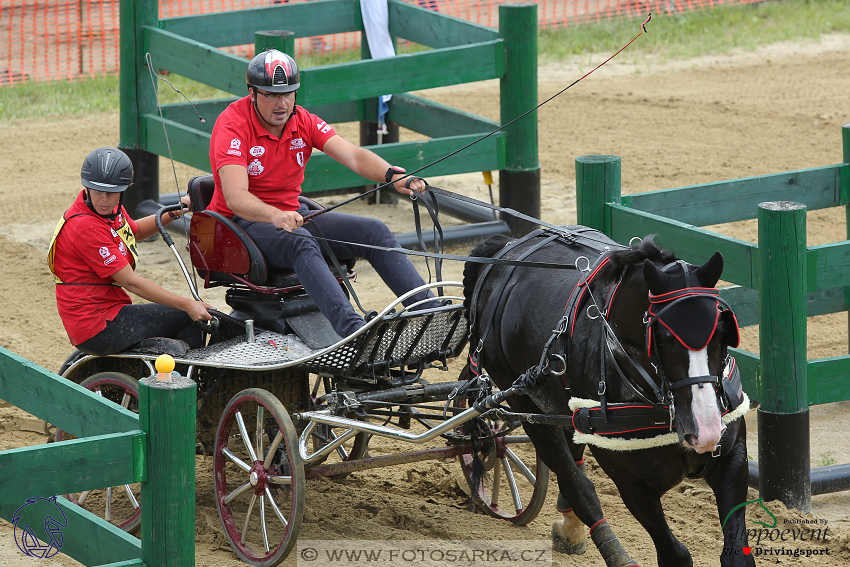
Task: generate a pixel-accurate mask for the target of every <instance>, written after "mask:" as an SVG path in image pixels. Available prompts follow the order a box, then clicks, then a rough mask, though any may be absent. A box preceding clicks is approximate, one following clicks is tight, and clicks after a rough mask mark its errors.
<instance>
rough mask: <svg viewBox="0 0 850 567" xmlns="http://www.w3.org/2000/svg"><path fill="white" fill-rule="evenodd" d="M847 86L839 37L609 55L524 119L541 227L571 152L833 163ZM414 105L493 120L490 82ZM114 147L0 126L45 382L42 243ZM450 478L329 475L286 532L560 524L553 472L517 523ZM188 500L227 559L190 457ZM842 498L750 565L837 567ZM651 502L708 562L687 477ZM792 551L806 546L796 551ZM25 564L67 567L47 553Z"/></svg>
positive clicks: (579, 66) (0, 322)
mask: <svg viewBox="0 0 850 567" xmlns="http://www.w3.org/2000/svg"><path fill="white" fill-rule="evenodd" d="M649 38H650V39H651V36H649ZM603 59H604V57H603V56H593V57H590V56H587V57H582V58H577V59H576V60H575V61H572V62H569V63H563V64H558V65H548V66H545V67H541V68H540V73H539V80H540V82H539V94H540V99H541V100H543V99H545V98H547V97H549V96H551V95H552V94H554V93H555V92H557V91H558V90H560V89H562V88H563V87H564V86H566V85H568V84H569V83H571V82H572V81H573V80H574V79H575V78H577V77H579V76H581V75H582V74H583V73H585V72H586V71H587V70H589V69H591V68H592V67H593V66H595V65H597V64H598V63H599V62H600V61H602V60H603ZM848 92H850V35H834V36H828V37H825V38H823V39H822V40H821V41H818V42H810V43H803V44H777V45H771V46H767V47H764V48H760V49H759V50H757V51H755V52H750V53H740V54H734V55H731V56H723V57H709V58H701V59H698V60H688V61H677V62H672V63H671V62H654V61H651V60H650V61H647V60H639V61H637V60H629V57H628V54H624V56H623V57H622V58H621V59H620V60H615V61H613V62H612V63H610V64H608V65H607V66H606V67H604V68H602V69H601V70H599V71H597V73H596V74H594V75H593V76H591V77H589V78H588V79H586V80H585V81H583V82H582V83H580V84H578V85H577V86H576V87H574V88H573V89H572V90H570V91H569V92H568V93H566V94H565V95H563V96H561V97H559V98H557V99H555V100H554V101H553V102H551V103H550V104H548V105H546V106H545V107H543V108H542V109H541V110H540V111H539V115H538V119H539V127H540V163H541V164H542V178H543V196H542V199H543V213H542V217H543V219H544V220H546V221H548V222H553V223H558V224H570V223H573V222H574V221H575V194H574V189H575V170H574V159H575V157H577V156H580V155H585V154H613V155H618V156H621V157H622V182H623V190H624V192H625V193H633V192H641V191H650V190H655V189H665V188H670V187H678V186H683V185H690V184H696V183H704V182H709V181H717V180H723V179H734V178H739V177H748V176H752V175H760V174H767V173H775V172H780V171H786V170H794V169H803V168H810V167H816V166H824V165H830V164H834V163H838V162H840V161H841V159H842V148H841V125H842V124H843V123H845V122H850V101H848V97H847V93H848ZM423 94H424V95H425V96H429V97H432V98H434V99H435V100H438V101H440V102H443V103H448V104H451V105H452V106H455V107H458V108H461V109H464V110H467V111H471V112H476V113H478V114H481V115H484V116H487V117H489V118H493V119H496V120H498V112H499V110H498V84H497V82H495V81H489V82H486V83H481V84H475V85H465V86H460V87H453V88H444V89H436V90H433V91H429V92H427V93H423ZM340 132H341V133H343V134H344V135H345V136H346V137H348V138H349V139H355V140H356V130H355V127H353V126H350V125H349V126H341V127H340ZM406 135H407V134H406ZM408 139H409V138H408ZM117 142H118V115H117V114H104V115H98V116H87V117H72V118H68V119H63V120H50V121H46V120H45V121H38V120H37V121H31V122H28V123H17V124H15V123H12V124H10V123H5V124H4V125H3V127H2V128H1V129H0V147H3V148H4V150H5V151H3V152H2V154H0V171H2V172H3V176H2V178H0V258H2V259H3V261H2V262H0V281H2V282H3V292H2V305H3V309H2V310H0V345H2V346H3V347H4V348H7V349H9V350H11V351H14V352H16V353H18V354H20V355H22V356H24V357H26V358H29V359H31V360H33V361H35V362H36V363H38V364H41V365H43V366H44V367H46V368H49V369H51V370H54V371H55V370H57V369H58V368H59V365H60V364H61V362H62V361H63V360H64V358H65V357H66V356H67V355H68V354H69V353H70V351H71V346H70V344H69V343H68V340H67V337H66V335H65V332H64V330H63V328H62V324H61V322H60V320H59V317H58V315H57V313H56V307H55V303H54V297H53V288H54V286H53V282H52V278H51V277H50V274H49V272H48V270H47V267H46V264H45V252H46V248H47V245H48V242H49V239H50V237H51V234H52V231H53V228H54V226H55V224H56V220H57V219H58V218H59V216H60V215H61V214H62V212H63V211H64V210H65V209H66V208H67V207H68V205H69V204H70V203H71V201H72V199H73V197H74V195H75V194H76V192H77V191H78V190H79V188H80V185H79V177H78V176H79V168H80V164H81V163H82V160H83V158H84V157H85V155H86V154H87V153H88V152H89V151H90V150H91V149H93V148H95V147H98V146H103V145H113V144H116V143H117ZM400 165H406V164H400ZM161 168H162V174H161V180H162V191H163V192H164V193H168V192H174V191H175V187H174V184H173V182H172V179H173V176H172V173H171V167H170V163H168V162H167V160H164V159H163V160H161ZM177 173H178V177H179V183H180V186H181V187H185V184H186V182H187V181H188V179H189V177H190V176H191V175H193V174H194V172H192V171H190V170H189V168H186V167H182V166H180V165H178V169H177ZM430 181H431V182H432V184H434V185H437V186H444V187H446V188H449V189H452V190H456V191H460V192H463V193H466V194H468V195H471V196H474V197H477V198H480V199H487V198H488V197H487V195H488V193H487V187H486V185H484V183H483V180H482V178H481V176H480V175H479V174H474V175H464V176H456V177H453V178H447V179H431V180H430ZM338 199H339V198H334V199H325V201H326V202H334V201H335V200H338ZM348 212H354V213H359V214H367V215H374V216H376V217H379V218H381V219H383V220H385V221H386V222H387V223H388V224H390V225H391V227H392V228H393V229H394V230H395V231H396V232H405V231H409V230H412V226H413V223H412V216H411V214H410V207H409V205H407V204H406V203H404V202H402V204H399V205H396V206H389V205H381V206H374V207H367V206H365V205H361V204H358V205H355V206H352V207H350V208H349V209H348ZM807 222H808V227H807V234H808V239H809V244H820V243H826V242H834V241H839V240H843V239H845V238H846V234H845V230H846V229H845V223H844V211H843V210H839V209H834V210H825V211H815V212H812V213H810V214H809V215H808V221H807ZM446 224H451V223H450V222H447V223H446ZM718 230H720V231H722V232H724V233H726V234H730V235H734V236H736V237H738V238H742V239H746V240H751V241H755V239H756V226H755V222H754V221H753V222H745V223H737V224H735V225H727V226H723V227H718ZM636 236H637V235H636ZM639 236H643V235H639ZM668 245H669V244H668ZM673 248H674V249H675V247H673ZM465 251H466V250H463V249H459V250H457V251H454V252H456V253H463V252H465ZM141 255H142V263H141V268H140V273H141V274H142V275H144V276H145V277H148V278H151V279H153V280H154V281H157V282H159V283H160V284H162V285H163V286H165V287H167V288H169V289H172V290H173V291H175V292H178V293H182V294H187V293H188V292H187V290H186V285H185V282H184V281H183V280H182V277H181V275H180V273H179V271H178V269H177V266H176V264H175V262H174V260H173V258H172V257H171V255H170V252H169V251H168V250H167V249H166V247H165V246H164V245H163V244H162V242H161V241H156V242H148V243H143V244H142V245H141ZM419 266H420V267H421V268H422V269H423V273H424V265H422V263H421V262H420V263H419ZM461 269H462V268H461V266H459V265H448V266H447V267H446V270H445V271H446V274H445V276H444V277H445V278H446V279H459V278H460V271H461ZM358 272H359V280H358V284H357V289H358V291H359V293H361V295H362V297H363V298H364V299H365V302H366V304H367V305H369V306H371V307H377V308H380V307H381V306H383V305H385V304H386V303H387V302H388V301H389V296H388V292H387V291H386V289H385V288H384V287H383V286H382V284H381V283H380V281H376V277H375V275H374V273H373V272H372V271H371V270H370V268H369V267H368V266H366V265H365V264H363V263H361V264H360V265H359V266H358ZM203 295H204V298H205V299H206V300H207V301H209V302H211V303H213V304H214V305H216V306H218V307H219V308H222V309H225V308H226V305H225V304H224V301H223V294H222V293H220V292H218V291H206V292H204V294H203ZM743 338H744V345H743V346H744V347H745V348H748V349H749V350H753V351H757V349H758V333H757V329H746V330H744V332H743ZM808 344H809V347H808V348H809V350H808V356H809V358H820V357H826V356H834V355H838V354H845V353H847V349H848V347H847V345H848V336H847V317H846V315H844V314H841V315H834V316H825V317H819V318H817V320H812V321H810V327H809V334H808ZM452 368H453V369H452V372H456V371H457V370H459V368H460V364H459V361H455V364H453V367H452ZM450 374H451V372H450ZM455 375H456V374H455ZM449 378H450V379H453V378H454V376H449ZM753 394H755V392H750V395H751V396H752V395H753ZM848 409H850V402H842V403H837V404H830V405H827V406H818V407H814V408H812V410H811V417H812V430H811V435H812V443H811V447H812V448H811V457H812V466H813V467H819V466H823V465H825V464H829V463H831V462H834V463H850V446H848V444H847V443H846V442H843V441H841V439H844V435H847V434H848V433H850V417H848ZM755 421H756V420H755V415H754V412H751V413H750V415H749V416H748V425H749V428H750V432H751V433H750V447H749V454H750V455H751V456H752V457H755V456H756V455H757V454H758V450H757V445H756V442H757V440H756V437H755V425H756V423H755ZM43 442H45V435H44V433H43V431H42V426H41V422H40V420H37V419H35V418H33V417H32V416H29V415H27V414H25V413H24V412H22V411H20V410H18V409H17V408H14V407H11V406H10V405H9V404H7V403H5V402H2V401H0V450H2V449H10V448H14V447H23V446H28V445H36V444H40V443H43ZM378 448H380V449H382V450H390V449H391V448H392V447H388V446H385V445H379V446H377V447H376V450H377V449H378ZM399 449H402V450H407V449H409V448H408V447H399ZM590 474H591V476H592V478H593V480H594V482H595V483H596V486H597V490H598V492H599V494H600V497H601V498H602V503H603V507H604V509H605V511H606V514H607V517H608V518H609V520H610V522H611V524H612V526H613V528H614V530H615V532H616V533H617V535H618V536H619V537H620V539H621V541H622V542H623V543H624V545H625V547H626V549H627V550H628V551H629V552H630V553H631V554H632V556H633V557H634V558H635V559H637V560H638V561H639V562H640V564H641V565H644V566H653V565H655V564H656V562H655V553H654V548H653V546H652V543H651V541H650V539H649V537H648V536H647V535H646V533H645V532H644V531H643V529H642V528H641V527H640V526H639V525H638V523H637V522H636V521H635V520H634V519H633V518H632V517H631V516H630V515H629V514H628V512H627V511H626V510H625V507H624V506H623V505H622V502H621V500H620V499H619V496H618V494H617V492H616V490H615V488H614V486H613V484H612V483H611V482H610V481H609V480H608V479H607V477H605V476H604V474H603V473H602V472H601V471H599V470H598V468H597V467H596V466H595V464H594V463H593V462H592V460H591V466H590ZM459 479H461V477H460V469H459V467H458V466H457V463H455V462H436V461H430V462H426V463H420V464H416V465H407V466H401V467H395V468H392V469H381V470H376V471H369V472H362V473H355V474H353V475H351V476H350V477H348V478H346V479H344V480H340V481H336V480H328V479H324V480H320V481H316V482H313V483H312V484H310V485H308V489H307V498H306V511H305V515H304V523H303V525H302V530H301V536H300V537H301V538H302V539H325V540H332V539H340V540H352V539H384V540H392V539H420V540H421V539H431V540H437V539H451V538H456V539H506V540H518V539H524V540H548V538H549V532H550V525H551V523H552V521H554V520H555V519H557V518H558V517H559V516H560V515H559V514H558V513H557V512H556V510H555V498H556V496H557V491H556V489H555V488H554V486H555V485H554V479H553V482H552V484H550V490H549V495H548V498H547V504H546V506H545V507H544V509H543V511H542V512H541V513H540V515H539V516H538V517H537V519H536V520H534V521H533V522H531V523H530V524H529V525H528V526H526V527H522V528H518V527H513V526H511V525H509V524H507V523H505V522H503V521H499V520H496V519H492V518H489V517H487V516H484V515H480V514H475V513H473V512H470V511H469V509H468V506H467V500H468V498H467V496H466V495H465V494H464V492H463V491H462V490H461V489H460V487H459V485H458V480H459ZM461 483H462V480H461ZM197 490H198V495H197V518H196V520H197V527H196V533H197V564H198V565H205V566H207V565H209V566H215V567H225V566H236V565H239V564H240V562H239V561H238V559H237V557H236V556H235V554H233V552H232V551H231V550H230V548H229V546H228V544H227V541H226V539H225V538H224V535H223V532H222V528H221V526H220V523H219V519H218V515H217V512H216V509H215V504H214V501H213V498H212V487H211V467H210V464H209V460H206V461H205V460H203V459H201V458H199V460H198V488H197ZM848 494H850V493H848V492H842V493H837V494H832V495H823V496H817V497H814V498H813V512H812V514H811V516H810V517H812V518H818V519H822V520H825V521H827V522H828V526H829V528H830V535H831V537H830V539H829V540H828V542H827V543H826V544H825V546H826V548H827V549H828V551H829V555H822V556H818V557H811V558H793V557H790V558H789V557H781V558H770V559H768V558H762V559H760V560H759V563H761V564H767V563H770V564H774V563H777V564H795V565H796V564H804V565H808V566H812V567H825V566H840V565H848V564H850V512H848V510H850V508H848V505H850V496H848ZM27 496H28V495H27ZM754 497H757V495H756V493H755V491H751V498H754ZM664 506H665V510H666V512H667V516H668V519H669V521H670V523H671V526H672V529H673V531H674V533H675V534H676V536H677V537H678V538H679V539H680V540H681V541H682V542H684V543H685V544H686V545H687V546H688V548H689V549H690V550H691V552H692V553H693V555H694V565H696V566H698V567H708V566H714V565H717V564H718V560H717V557H718V555H719V553H720V549H721V547H722V541H721V540H720V538H719V534H720V528H719V521H718V518H717V512H716V508H715V506H714V499H713V497H712V495H711V492H710V490H709V489H708V488H707V486H706V485H705V484H704V483H703V482H701V481H696V482H685V483H683V484H682V485H681V486H680V487H679V488H678V489H677V490H674V491H672V492H671V493H670V494H669V495H667V496H666V497H665V499H664ZM768 506H769V508H770V510H771V511H772V512H773V513H774V514H776V515H777V516H778V518H779V521H780V522H782V521H783V520H785V519H798V518H802V517H803V516H802V515H801V514H799V513H798V512H796V511H788V510H786V509H785V508H784V507H783V506H782V505H780V504H778V503H770V504H769V505H768ZM801 546H802V547H805V548H808V549H822V546H821V547H818V545H816V544H811V543H805V544H802V545H801ZM591 547H592V546H591ZM295 556H296V554H294V553H293V554H292V555H291V556H290V557H289V559H288V560H287V562H286V563H285V564H286V565H295V563H296V560H295V559H296V557H295ZM798 562H799V563H798ZM31 564H32V559H30V558H27V557H25V556H23V554H21V553H20V551H19V550H18V549H17V548H16V547H15V544H14V540H13V537H12V530H11V526H10V525H9V524H7V523H5V522H0V565H2V566H3V567H12V566H19V565H31ZM39 564H41V565H45V566H56V565H62V566H70V565H78V563H76V562H74V561H73V560H70V559H68V558H66V557H63V556H57V557H55V558H53V559H51V560H45V561H42V562H40V563H39ZM554 564H555V565H559V566H561V565H563V566H567V565H570V566H572V565H576V566H596V565H600V564H601V558H600V556H599V554H598V553H597V552H596V550H595V549H591V548H589V549H588V551H587V553H586V554H585V555H583V556H580V557H575V558H573V557H564V556H558V555H556V557H555V558H554Z"/></svg>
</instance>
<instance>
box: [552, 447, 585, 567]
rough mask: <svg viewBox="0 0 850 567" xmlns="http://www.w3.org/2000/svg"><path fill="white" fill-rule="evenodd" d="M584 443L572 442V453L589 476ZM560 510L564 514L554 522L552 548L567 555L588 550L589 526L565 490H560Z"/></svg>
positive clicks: (583, 473) (580, 470)
mask: <svg viewBox="0 0 850 567" xmlns="http://www.w3.org/2000/svg"><path fill="white" fill-rule="evenodd" d="M584 447H585V446H584V445H574V444H572V443H571V444H570V454H571V455H572V458H573V461H574V462H575V464H576V466H577V467H578V470H579V472H580V473H581V474H582V475H583V476H587V464H586V463H585V462H584ZM557 507H558V512H560V513H561V514H563V515H564V517H563V518H561V519H560V520H557V521H555V523H554V524H552V549H554V550H555V551H557V552H559V553H564V554H567V555H581V554H583V553H584V552H585V551H586V550H587V526H585V525H584V522H582V521H581V520H579V519H578V516H576V513H575V512H574V511H573V505H572V504H570V501H569V499H568V498H567V497H566V496H564V493H563V492H560V491H559V492H558V502H557Z"/></svg>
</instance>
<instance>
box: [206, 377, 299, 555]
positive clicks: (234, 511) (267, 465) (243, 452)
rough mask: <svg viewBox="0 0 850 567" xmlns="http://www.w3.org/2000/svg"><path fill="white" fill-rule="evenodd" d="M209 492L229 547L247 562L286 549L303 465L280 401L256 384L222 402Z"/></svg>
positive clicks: (294, 531)
mask: <svg viewBox="0 0 850 567" xmlns="http://www.w3.org/2000/svg"><path fill="white" fill-rule="evenodd" d="M213 458H214V461H213V468H214V474H215V497H216V504H217V506H218V513H219V516H221V521H222V524H223V525H224V531H225V533H226V534H227V539H228V540H230V545H231V546H232V547H233V551H235V552H236V554H237V555H238V556H239V557H240V558H241V559H242V561H244V562H245V563H249V564H251V565H258V566H263V567H265V566H271V565H277V564H278V563H280V562H281V561H283V560H284V559H285V558H286V556H287V555H288V554H289V552H290V550H291V549H292V546H293V545H294V544H295V540H296V538H297V537H298V531H299V529H300V527H301V516H302V515H303V513H304V494H305V482H306V479H305V477H304V465H303V463H302V461H301V456H300V454H299V452H298V434H297V433H296V431H295V427H294V426H293V425H292V420H291V419H290V418H289V413H287V411H286V409H285V408H284V407H283V404H281V403H280V401H279V400H278V399H277V398H276V397H274V396H273V395H272V394H270V393H269V392H267V391H265V390H261V389H258V388H251V389H248V390H242V391H241V392H239V393H238V394H236V396H234V397H233V399H231V400H230V402H229V403H228V404H227V406H226V407H225V408H224V413H222V415H221V421H220V422H219V425H218V430H217V432H216V440H215V451H214V457H213Z"/></svg>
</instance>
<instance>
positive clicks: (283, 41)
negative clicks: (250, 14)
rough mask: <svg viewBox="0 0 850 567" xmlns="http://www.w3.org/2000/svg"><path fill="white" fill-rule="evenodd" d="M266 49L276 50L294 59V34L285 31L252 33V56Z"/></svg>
mask: <svg viewBox="0 0 850 567" xmlns="http://www.w3.org/2000/svg"><path fill="white" fill-rule="evenodd" d="M267 49H277V50H278V51H282V52H284V53H286V54H287V55H289V56H290V57H292V58H294V57H295V32H291V31H286V30H265V31H258V32H254V55H258V54H260V53H262V52H263V51H266V50H267Z"/></svg>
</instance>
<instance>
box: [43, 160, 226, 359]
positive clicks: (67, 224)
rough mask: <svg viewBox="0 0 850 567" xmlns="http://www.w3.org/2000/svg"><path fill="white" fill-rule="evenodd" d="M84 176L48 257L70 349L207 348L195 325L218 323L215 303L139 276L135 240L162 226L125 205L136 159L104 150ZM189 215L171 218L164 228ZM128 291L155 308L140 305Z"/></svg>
mask: <svg viewBox="0 0 850 567" xmlns="http://www.w3.org/2000/svg"><path fill="white" fill-rule="evenodd" d="M80 177H81V181H82V184H83V190H82V191H80V193H79V194H78V195H77V198H76V199H75V200H74V203H73V204H72V205H71V207H70V208H69V209H68V210H67V211H66V212H65V214H63V215H62V218H61V219H60V221H59V224H58V225H57V227H56V231H55V232H54V234H53V240H52V242H51V243H50V249H49V252H48V265H49V266H50V271H51V272H53V278H54V279H55V280H56V306H57V308H58V310H59V316H60V317H61V318H62V324H63V325H64V326H65V330H66V331H67V333H68V338H69V339H70V340H71V344H73V345H74V346H76V347H77V348H78V349H80V350H81V351H83V352H85V353H88V354H93V355H97V356H106V355H108V354H113V353H116V352H121V351H123V350H126V349H128V348H130V347H132V346H133V345H135V344H136V343H138V342H139V341H142V340H143V339H148V338H151V337H165V338H172V339H178V340H182V341H184V342H186V343H187V344H188V345H189V347H190V348H198V347H202V346H203V345H204V336H203V334H202V332H201V329H200V328H198V327H196V326H194V325H193V324H192V322H193V321H203V320H209V319H211V318H212V317H211V315H210V314H209V313H208V312H207V308H212V306H211V305H207V304H206V303H203V302H201V301H194V300H191V299H186V298H185V297H181V296H179V295H176V294H173V293H171V292H170V291H167V290H165V289H163V288H161V287H160V286H158V285H157V284H155V283H153V282H152V281H150V280H147V279H145V278H143V277H141V276H139V275H138V274H136V272H135V271H134V270H135V268H136V264H137V261H138V252H137V250H136V240H137V239H140V240H144V239H146V238H149V237H150V236H152V235H153V234H155V233H156V232H157V228H156V221H155V220H154V216H153V215H150V216H148V217H145V218H142V219H139V220H138V221H134V220H133V219H131V218H130V217H129V216H128V215H127V211H126V210H125V209H124V207H123V206H122V202H123V196H124V191H125V190H126V189H127V187H128V186H129V185H130V184H131V183H132V182H133V164H132V163H131V162H130V158H129V157H127V155H126V154H125V153H124V152H122V151H121V150H117V149H115V148H98V149H96V150H94V151H93V152H91V153H90V154H89V155H88V156H86V159H85V161H84V162H83V167H82V171H81V172H80ZM182 214H183V212H182V211H176V212H172V213H169V215H167V216H166V217H165V218H164V219H163V223H164V224H168V223H170V222H171V221H173V220H174V219H177V218H179V217H180V216H181V215H182ZM125 290H128V291H131V292H133V293H134V294H136V295H138V296H139V297H141V298H143V299H147V300H148V301H151V302H153V303H146V304H137V305H133V300H132V299H131V298H130V296H129V295H128V294H127V292H126V291H125Z"/></svg>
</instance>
